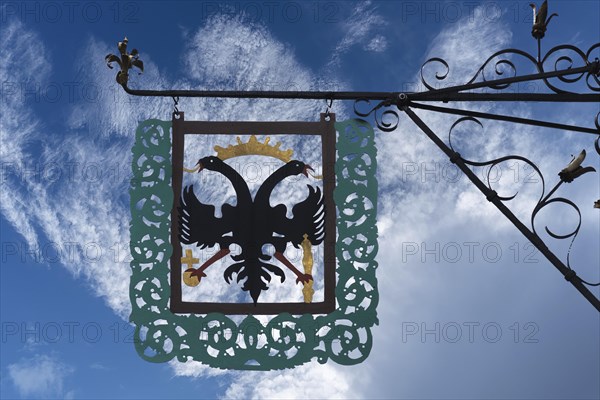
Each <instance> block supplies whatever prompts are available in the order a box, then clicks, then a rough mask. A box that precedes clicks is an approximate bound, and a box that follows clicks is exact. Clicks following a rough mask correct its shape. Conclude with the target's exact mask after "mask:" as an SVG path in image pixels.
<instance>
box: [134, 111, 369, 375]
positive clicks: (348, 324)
mask: <svg viewBox="0 0 600 400" xmlns="http://www.w3.org/2000/svg"><path fill="white" fill-rule="evenodd" d="M171 137H172V140H171ZM336 139H337V140H336ZM375 157H376V150H375V145H374V135H373V129H372V128H371V126H370V125H369V124H368V123H366V122H365V121H362V120H357V119H354V120H349V121H343V122H335V116H334V115H329V116H325V115H322V116H321V120H320V121H318V122H204V121H186V120H185V118H184V115H183V113H180V114H179V118H174V119H173V121H159V120H148V121H144V122H142V123H141V124H140V126H139V127H138V130H137V134H136V143H135V145H134V147H133V161H132V167H133V178H132V181H131V190H130V194H131V212H132V223H131V253H132V257H133V260H132V262H131V267H132V278H131V286H130V297H131V304H132V314H131V321H132V322H133V323H134V324H135V325H136V335H135V345H136V350H137V351H138V353H139V354H140V356H142V357H143V358H145V359H147V360H149V361H152V362H165V361H168V360H170V359H173V358H175V357H176V358H177V359H178V360H179V361H182V362H185V361H187V360H196V361H200V362H202V363H205V364H207V365H210V366H213V367H219V368H231V369H260V370H267V369H279V368H290V367H293V366H295V365H300V364H302V363H305V362H308V361H310V360H311V359H317V360H318V361H319V362H321V363H324V362H326V361H327V360H328V359H330V358H331V359H332V360H334V361H336V362H338V363H340V364H356V363H359V362H361V361H362V360H364V359H365V358H366V357H367V356H368V354H369V352H370V349H371V327H372V326H373V325H374V324H375V323H377V316H376V307H377V303H378V293H377V281H376V277H375V269H376V266H377V264H376V262H375V260H374V258H375V254H376V253H377V230H376V209H377V182H376V179H375V171H376V158H375ZM265 166H266V167H265ZM236 314H237V315H236ZM260 315H262V316H260Z"/></svg>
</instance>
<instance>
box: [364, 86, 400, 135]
mask: <svg viewBox="0 0 600 400" xmlns="http://www.w3.org/2000/svg"><path fill="white" fill-rule="evenodd" d="M400 96H406V95H404V94H400ZM403 100H404V99H403ZM390 107H393V108H390ZM354 113H355V114H356V115H358V116H359V117H363V118H366V117H369V116H370V115H373V119H374V120H375V124H376V125H377V128H379V129H380V130H381V131H382V132H393V131H394V130H396V128H397V127H398V124H399V123H400V115H399V113H398V108H397V106H396V104H395V103H393V102H392V101H390V100H384V101H381V102H379V103H377V104H376V105H375V106H372V105H371V101H370V100H365V99H359V100H356V101H355V102H354Z"/></svg>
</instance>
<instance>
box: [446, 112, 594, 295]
mask: <svg viewBox="0 0 600 400" xmlns="http://www.w3.org/2000/svg"><path fill="white" fill-rule="evenodd" d="M467 121H470V122H475V123H476V124H477V125H478V126H479V127H480V128H483V124H482V123H481V122H480V121H479V120H478V119H477V118H474V117H462V118H459V119H457V120H456V121H455V122H454V123H453V124H452V126H451V127H450V129H449V131H448V146H449V147H450V149H451V150H452V151H453V152H454V154H455V155H454V157H457V158H459V159H460V160H462V161H463V162H464V163H465V164H467V165H470V166H474V167H489V169H488V173H487V177H486V180H487V182H486V185H487V187H488V189H489V190H490V191H493V190H494V189H493V187H492V182H491V179H490V173H491V171H492V169H493V168H494V167H496V166H498V165H499V164H501V163H504V162H507V161H509V160H513V161H521V162H524V163H526V164H527V165H529V166H530V167H531V168H532V169H533V170H534V171H535V173H536V174H537V175H538V176H539V178H540V181H541V186H542V187H541V189H542V190H541V195H540V197H539V200H538V201H537V203H536V205H535V206H534V208H533V211H532V213H531V230H532V231H533V233H534V234H535V235H536V236H537V237H538V238H539V239H540V240H541V241H542V239H541V237H540V235H539V234H538V232H537V230H536V227H535V219H536V217H537V216H538V215H539V213H540V211H541V210H542V209H544V208H545V207H547V206H548V205H550V204H562V205H566V206H568V207H570V208H572V209H573V210H574V211H575V212H576V215H577V221H576V222H577V224H576V227H575V228H574V229H573V230H572V231H570V232H568V233H565V234H558V233H556V232H554V231H552V230H551V229H550V228H549V227H548V226H545V227H544V229H545V231H546V233H547V234H548V235H549V236H550V237H552V238H554V239H557V240H563V239H569V238H571V242H570V244H569V249H568V251H567V255H566V265H567V267H568V268H571V265H570V255H571V249H572V247H573V243H574V241H575V239H576V237H577V235H578V234H579V230H580V228H581V223H582V220H581V210H580V209H579V207H578V206H577V205H576V204H575V203H574V202H573V201H571V200H569V199H567V198H565V197H552V196H553V195H554V193H555V192H556V191H557V190H558V188H559V187H560V186H561V185H562V184H563V183H570V182H573V181H574V180H575V179H577V178H578V177H580V176H582V175H584V174H586V173H589V172H596V170H595V169H594V168H593V167H583V166H581V164H582V163H583V161H584V160H585V156H586V152H585V150H583V151H582V152H581V153H580V154H579V155H578V156H577V157H573V159H572V160H571V162H570V163H569V165H567V166H566V167H565V168H564V169H563V170H561V171H560V173H559V174H558V175H559V178H560V180H559V182H558V183H557V184H556V185H555V186H554V187H553V188H552V190H550V191H549V192H548V194H546V183H545V182H546V181H545V179H544V175H543V174H542V172H541V171H540V169H539V168H538V167H537V165H536V164H535V163H533V162H532V161H530V160H529V159H527V158H525V157H522V156H519V155H509V156H505V157H500V158H496V159H493V160H490V161H483V162H480V161H473V160H469V159H466V158H464V157H463V156H461V155H460V153H459V152H457V151H456V149H455V147H454V145H453V144H452V133H453V132H454V129H455V128H456V127H457V126H458V125H460V124H462V123H464V122H467ZM599 141H600V136H598V138H597V139H596V141H595V147H596V151H597V152H598V154H600V143H599ZM454 161H455V160H454ZM517 194H518V193H515V194H514V195H510V196H502V195H497V198H498V199H499V200H500V201H503V202H505V201H510V200H513V199H514V198H515V197H516V196H517ZM582 282H583V283H585V284H588V285H593V286H597V285H598V284H593V283H589V282H586V281H585V280H583V279H582Z"/></svg>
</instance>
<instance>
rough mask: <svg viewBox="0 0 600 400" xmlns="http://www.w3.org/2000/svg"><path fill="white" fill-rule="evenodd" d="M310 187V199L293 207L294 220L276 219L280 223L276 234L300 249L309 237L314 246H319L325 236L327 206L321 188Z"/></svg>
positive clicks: (276, 228)
mask: <svg viewBox="0 0 600 400" xmlns="http://www.w3.org/2000/svg"><path fill="white" fill-rule="evenodd" d="M306 186H307V187H308V197H307V198H306V199H304V200H303V201H301V202H300V203H298V204H296V205H295V206H294V207H292V214H293V216H292V218H287V217H285V215H284V216H283V217H284V218H275V220H277V221H278V222H279V223H277V226H276V227H275V230H274V231H275V232H277V233H280V234H282V235H284V237H285V238H286V239H287V241H289V242H291V243H292V244H293V245H294V246H296V247H298V246H299V245H300V244H301V243H302V241H303V240H304V235H307V237H308V240H310V242H311V243H312V244H313V245H319V244H321V242H322V241H323V238H324V236H325V204H324V199H323V194H322V193H321V189H320V188H319V187H313V186H311V185H306Z"/></svg>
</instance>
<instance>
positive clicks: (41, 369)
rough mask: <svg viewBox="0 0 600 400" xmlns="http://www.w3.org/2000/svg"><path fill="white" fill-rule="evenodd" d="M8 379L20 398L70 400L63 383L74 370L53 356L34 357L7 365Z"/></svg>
mask: <svg viewBox="0 0 600 400" xmlns="http://www.w3.org/2000/svg"><path fill="white" fill-rule="evenodd" d="M7 369H8V377H9V378H10V381H11V382H12V384H13V385H14V386H15V388H16V389H17V392H18V393H19V395H20V396H21V397H22V398H25V399H31V398H39V399H51V398H64V399H72V398H73V396H74V393H73V391H70V390H67V389H66V388H65V381H66V379H67V378H68V377H69V375H71V374H73V372H74V371H75V369H74V368H73V367H71V366H69V365H67V364H65V363H63V362H62V361H60V360H59V359H58V358H57V357H55V356H53V355H44V354H42V355H36V356H33V357H30V358H23V359H21V360H19V361H18V362H16V363H13V364H9V365H8V367H7Z"/></svg>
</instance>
